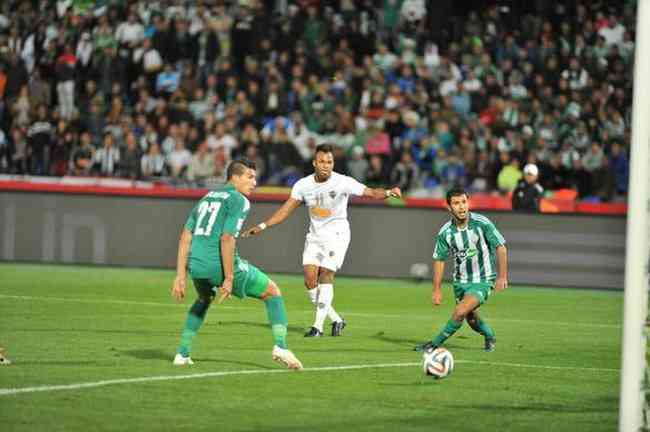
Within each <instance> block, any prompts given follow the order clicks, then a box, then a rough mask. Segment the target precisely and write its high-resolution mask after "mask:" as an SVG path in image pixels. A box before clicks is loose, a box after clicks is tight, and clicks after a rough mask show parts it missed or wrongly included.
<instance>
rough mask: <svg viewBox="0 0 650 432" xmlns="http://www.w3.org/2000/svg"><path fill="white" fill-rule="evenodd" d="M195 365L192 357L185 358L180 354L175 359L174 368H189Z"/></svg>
mask: <svg viewBox="0 0 650 432" xmlns="http://www.w3.org/2000/svg"><path fill="white" fill-rule="evenodd" d="M193 364H194V362H193V361H192V358H191V357H183V356H182V355H181V354H180V353H179V354H176V357H174V366H188V365H193Z"/></svg>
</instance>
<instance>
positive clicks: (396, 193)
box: [363, 187, 402, 199]
mask: <svg viewBox="0 0 650 432" xmlns="http://www.w3.org/2000/svg"><path fill="white" fill-rule="evenodd" d="M363 196H364V197H370V198H374V199H386V198H390V197H395V198H401V197H402V191H401V190H400V188H398V187H394V188H392V189H383V188H376V189H373V188H369V187H367V188H365V189H364V190H363Z"/></svg>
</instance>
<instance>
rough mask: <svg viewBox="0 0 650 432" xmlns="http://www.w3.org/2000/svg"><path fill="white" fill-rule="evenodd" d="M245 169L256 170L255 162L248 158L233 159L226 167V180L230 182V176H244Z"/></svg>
mask: <svg viewBox="0 0 650 432" xmlns="http://www.w3.org/2000/svg"><path fill="white" fill-rule="evenodd" d="M246 168H250V169H252V170H256V169H257V165H256V164H255V162H253V161H252V160H250V159H248V158H239V159H235V160H234V161H232V162H230V165H228V169H227V170H226V179H227V180H230V179H231V178H232V176H240V175H242V174H244V172H246Z"/></svg>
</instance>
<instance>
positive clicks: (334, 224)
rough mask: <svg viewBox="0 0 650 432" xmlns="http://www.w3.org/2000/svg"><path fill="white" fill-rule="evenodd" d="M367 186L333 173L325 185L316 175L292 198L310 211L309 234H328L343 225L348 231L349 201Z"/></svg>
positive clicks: (298, 184)
mask: <svg viewBox="0 0 650 432" xmlns="http://www.w3.org/2000/svg"><path fill="white" fill-rule="evenodd" d="M365 189H366V186H365V185H363V184H362V183H359V182H358V181H357V180H355V179H354V178H352V177H348V176H346V175H343V174H339V173H336V172H333V173H332V175H331V176H330V178H329V179H328V180H327V181H326V182H323V183H317V182H316V177H315V174H312V175H309V176H307V177H303V178H301V179H300V180H298V181H297V182H296V184H295V185H294V186H293V189H291V198H293V199H295V200H298V201H301V202H303V203H305V205H306V206H307V209H308V210H309V220H310V223H309V233H310V234H314V235H320V234H326V233H327V232H331V230H336V229H340V228H341V225H344V228H345V229H348V230H349V223H348V200H349V199H350V196H351V195H353V196H361V195H363V191H364V190H365Z"/></svg>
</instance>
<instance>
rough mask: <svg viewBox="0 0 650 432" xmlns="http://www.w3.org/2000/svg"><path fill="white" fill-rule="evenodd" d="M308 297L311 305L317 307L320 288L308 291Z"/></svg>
mask: <svg viewBox="0 0 650 432" xmlns="http://www.w3.org/2000/svg"><path fill="white" fill-rule="evenodd" d="M307 295H308V296H309V301H310V302H311V304H313V305H315V304H316V302H317V301H318V288H313V289H310V290H307Z"/></svg>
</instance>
